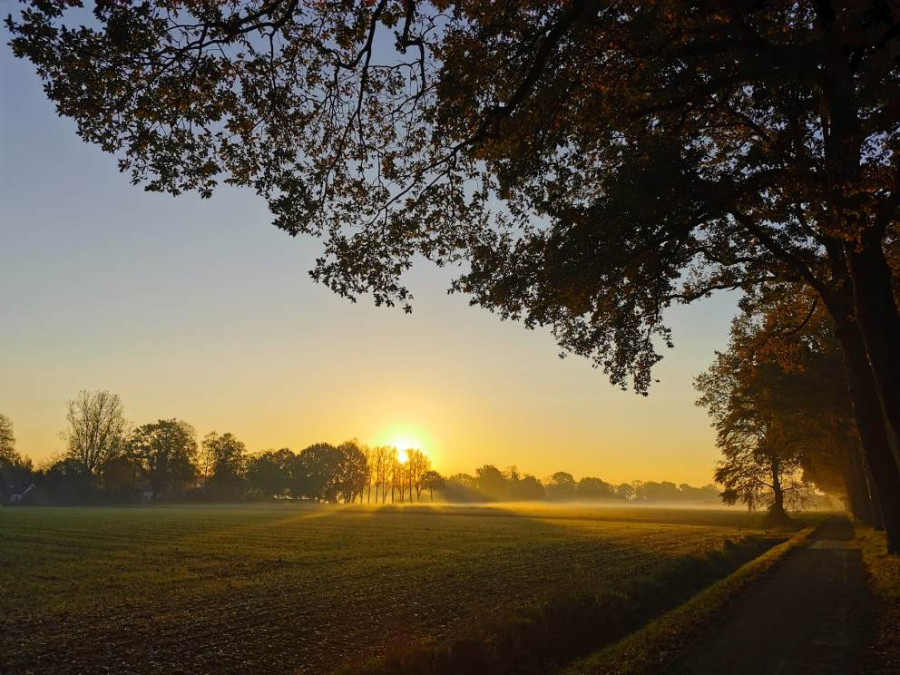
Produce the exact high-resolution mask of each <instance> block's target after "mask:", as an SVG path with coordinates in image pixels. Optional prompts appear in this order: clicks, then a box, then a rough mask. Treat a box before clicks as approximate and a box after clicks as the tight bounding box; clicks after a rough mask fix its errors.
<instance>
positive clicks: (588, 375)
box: [0, 31, 735, 484]
mask: <svg viewBox="0 0 900 675" xmlns="http://www.w3.org/2000/svg"><path fill="white" fill-rule="evenodd" d="M7 39H8V36H7V35H6V33H5V31H3V35H2V41H3V43H4V47H3V49H4V54H3V58H2V59H0V88H2V91H3V96H2V97H0V199H2V203H3V215H2V217H0V287H2V288H3V300H2V321H0V345H2V349H0V372H2V377H0V412H3V413H4V414H6V415H8V416H9V417H10V418H11V419H12V420H13V422H14V424H15V430H16V436H17V439H18V449H19V450H20V451H22V452H23V453H24V454H27V455H29V456H31V457H32V458H34V459H35V460H37V461H42V460H44V459H47V458H49V457H50V456H51V455H53V454H54V453H55V452H56V451H58V450H60V449H61V447H62V443H61V441H60V440H59V435H58V434H59V431H60V430H61V429H62V427H63V425H64V422H65V419H64V415H65V409H64V406H65V402H66V400H67V399H68V398H70V397H71V396H72V395H74V394H75V393H76V392H77V391H78V390H80V389H109V390H111V391H114V392H116V393H118V394H120V395H121V397H122V400H123V402H124V404H125V410H126V414H127V416H128V417H129V419H131V420H132V421H134V422H136V423H143V422H148V421H153V420H156V419H159V418H169V417H177V418H180V419H184V420H186V421H188V422H190V423H191V424H193V425H194V426H195V427H196V428H197V431H198V432H199V433H200V434H201V435H202V434H205V433H207V432H208V431H210V430H213V429H215V430H218V431H220V432H224V431H231V432H233V433H234V434H235V435H237V436H238V437H239V438H241V439H242V440H243V441H245V442H246V444H247V447H248V449H249V450H250V451H252V452H256V451H258V450H262V449H265V448H270V447H272V448H278V447H283V446H288V447H291V448H292V449H293V450H295V451H299V450H300V449H302V448H303V447H304V446H306V445H308V444H310V443H313V442H316V441H323V440H324V441H331V442H340V441H342V440H345V439H347V438H350V437H353V436H355V437H357V438H358V439H359V440H360V441H361V442H363V443H368V444H378V443H389V442H397V441H398V440H399V439H411V440H415V441H417V442H418V443H419V444H420V445H421V446H422V448H423V449H424V450H425V451H426V452H427V453H428V454H429V455H430V456H431V457H432V459H433V461H434V464H435V466H436V468H437V469H438V470H440V471H441V472H442V473H445V474H451V473H455V472H457V471H471V470H472V469H473V468H474V467H475V466H477V465H480V464H484V463H493V464H496V465H498V466H501V467H504V466H507V465H510V464H515V465H518V466H519V467H520V469H521V470H523V471H526V472H529V473H534V474H536V475H538V476H544V475H547V474H549V473H551V472H553V471H557V470H565V471H569V472H571V473H574V474H575V475H576V476H581V475H598V476H600V477H602V478H603V479H605V480H608V481H613V482H620V481H626V480H632V479H643V480H672V481H675V482H688V483H692V484H704V483H708V482H710V479H711V473H712V466H713V464H714V463H715V461H716V459H717V454H718V453H717V451H716V449H715V447H714V445H713V440H714V437H713V433H712V431H711V430H710V429H709V427H708V421H707V418H706V415H705V413H704V412H703V411H702V410H699V409H697V408H695V407H694V405H693V401H694V399H695V398H696V394H695V392H694V391H693V388H692V385H691V381H692V378H693V376H694V375H696V374H697V373H699V372H700V371H701V370H703V369H705V368H706V366H707V365H708V363H709V362H710V360H711V359H712V356H713V351H714V350H715V349H717V348H718V349H721V348H724V347H725V344H726V339H727V329H728V322H729V320H730V318H731V316H732V314H733V312H734V302H735V298H734V297H725V296H719V297H716V298H714V299H713V300H710V301H706V302H705V303H702V304H700V305H697V306H695V307H691V308H679V309H678V310H677V311H674V312H671V313H670V316H671V322H672V325H673V327H674V329H675V341H676V348H675V350H673V351H669V352H667V355H666V359H665V360H664V361H663V363H662V364H661V365H660V366H659V367H658V368H657V371H656V373H657V377H658V378H659V379H660V380H661V383H659V384H657V385H655V387H654V389H653V390H652V391H651V395H650V397H649V398H646V399H645V398H642V397H639V396H636V395H635V394H633V393H631V392H622V391H619V390H617V389H615V388H613V387H611V386H610V385H609V383H608V381H607V380H606V378H605V376H604V375H603V374H602V373H601V372H599V371H595V370H592V369H591V367H590V366H589V364H588V362H587V361H584V360H581V359H578V358H570V359H566V360H562V361H561V360H560V359H558V358H557V353H558V351H559V350H558V349H557V347H556V345H555V343H554V342H553V340H552V337H551V336H550V335H549V334H548V333H547V332H544V331H537V332H529V331H525V330H524V329H523V328H522V326H521V325H519V324H512V323H505V324H504V323H501V322H499V321H498V320H497V318H496V317H494V316H492V315H490V314H489V313H487V312H486V311H484V310H480V309H477V308H470V307H468V306H467V301H466V298H464V297H462V296H447V295H446V293H445V289H446V287H447V282H448V279H449V278H450V276H449V275H448V274H447V273H446V272H443V271H438V270H435V269H432V268H431V267H429V266H427V265H421V266H420V267H419V268H418V269H417V270H415V271H414V273H413V274H412V275H411V277H410V287H411V288H412V290H413V292H414V293H415V294H416V300H415V303H414V307H415V311H414V313H413V314H412V315H411V316H406V315H404V314H402V312H401V311H399V310H388V309H377V308H375V307H373V306H372V304H371V303H370V302H367V301H366V300H365V299H363V300H362V301H361V302H360V303H359V304H356V305H353V304H351V303H349V302H347V301H346V300H343V299H341V298H339V297H337V296H336V295H334V294H332V293H331V292H330V291H328V290H327V289H326V288H324V287H323V286H319V285H316V284H315V283H313V282H312V281H311V280H310V279H309V278H308V277H307V274H306V271H307V270H308V269H309V268H310V266H311V264H312V260H313V259H314V258H315V256H316V255H317V254H318V252H319V244H318V242H317V241H315V240H312V239H291V238H290V237H288V236H287V235H285V234H284V233H282V232H280V231H278V230H276V229H275V228H274V227H273V226H271V225H270V217H269V214H268V212H267V210H266V206H265V204H264V202H263V201H262V200H261V199H258V198H257V197H256V196H255V195H253V194H252V193H250V192H246V191H237V190H233V189H224V190H221V191H219V192H218V193H217V194H216V195H215V196H214V197H213V199H212V200H211V201H206V202H203V201H201V200H200V199H199V198H196V197H194V196H185V197H181V198H178V199H172V198H170V197H168V196H165V195H158V194H148V193H144V192H143V191H142V190H141V189H140V188H136V187H133V186H131V185H130V184H129V181H128V178H127V177H126V176H124V175H121V174H119V173H118V171H117V170H116V164H115V159H114V158H112V157H110V156H108V155H104V154H102V153H101V152H100V150H99V149H97V148H96V147H93V146H87V145H85V144H84V143H82V142H81V141H80V140H79V139H78V138H77V137H76V136H75V133H74V128H73V127H74V125H73V124H72V123H71V122H70V121H68V120H60V119H58V118H57V116H56V114H55V111H54V110H53V107H52V105H51V104H50V103H49V102H48V101H47V100H46V99H45V97H44V96H43V93H42V92H41V88H40V83H39V81H38V79H37V77H36V76H35V74H34V73H33V71H32V69H31V66H30V65H29V64H27V63H25V62H22V61H17V60H14V59H12V58H11V57H10V54H9V51H8V48H7V47H6V46H5V43H6V41H7Z"/></svg>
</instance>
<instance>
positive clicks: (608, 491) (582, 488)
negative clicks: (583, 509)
mask: <svg viewBox="0 0 900 675" xmlns="http://www.w3.org/2000/svg"><path fill="white" fill-rule="evenodd" d="M576 492H577V494H578V499H585V500H600V499H613V498H614V497H615V496H616V493H615V489H614V488H613V486H612V485H610V484H609V483H607V482H606V481H603V480H600V479H599V478H591V477H588V476H585V477H584V478H582V479H581V480H579V481H578V486H577V490H576Z"/></svg>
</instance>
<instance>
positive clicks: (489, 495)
mask: <svg viewBox="0 0 900 675" xmlns="http://www.w3.org/2000/svg"><path fill="white" fill-rule="evenodd" d="M66 420H67V429H66V431H65V432H64V433H63V438H64V440H65V442H66V450H65V452H64V453H63V454H62V456H60V457H59V458H58V459H56V460H55V461H53V462H52V463H50V464H49V465H48V466H47V467H45V468H43V469H40V470H35V469H34V467H33V466H32V463H31V461H30V460H28V459H27V458H24V457H22V456H21V455H20V454H19V453H17V452H16V449H15V437H14V435H13V429H12V424H11V422H10V421H9V419H8V418H6V417H5V416H3V415H0V477H2V480H0V497H2V502H8V501H9V498H10V496H11V495H13V494H17V495H21V494H22V493H24V492H26V490H28V487H29V486H31V485H33V486H34V488H33V490H32V491H30V492H29V499H30V500H34V501H38V502H45V503H59V504H77V503H87V502H91V501H100V500H107V501H116V502H128V501H134V500H137V499H141V500H145V501H155V500H158V499H168V500H171V499H214V500H239V499H275V498H294V499H311V500H318V501H325V502H344V503H353V502H361V503H367V504H385V503H406V502H419V501H422V500H423V499H425V498H426V497H427V499H429V500H433V499H434V495H435V493H436V492H437V493H439V496H440V497H441V498H444V499H447V500H450V501H519V500H525V501H528V500H543V499H547V500H555V501H566V500H579V501H603V500H618V501H647V502H693V503H700V502H714V501H716V500H717V499H718V497H719V492H718V490H716V488H715V487H714V486H712V485H709V486H706V487H704V488H693V487H691V486H689V485H681V486H676V485H675V484H674V483H669V482H662V483H656V482H640V481H635V482H633V483H623V484H621V485H612V484H610V483H607V482H606V481H603V480H601V479H600V478H596V477H584V478H581V479H580V480H576V479H575V478H574V477H573V476H572V474H570V473H566V472H563V471H560V472H557V473H554V474H553V475H552V476H550V477H548V478H546V479H544V480H543V481H541V480H539V479H538V478H536V477H535V476H532V475H528V474H522V473H520V472H519V470H518V469H517V468H516V467H515V466H512V467H509V468H507V469H506V470H505V471H501V470H500V469H498V468H497V467H495V466H493V465H489V464H486V465H484V466H482V467H480V468H478V469H476V471H475V474H474V475H469V474H464V473H460V474H456V475H454V476H450V477H449V478H447V479H445V478H444V477H443V476H441V475H440V474H439V473H438V472H437V471H435V470H434V469H433V468H432V466H431V462H430V460H429V458H428V456H427V455H426V454H425V453H424V452H422V451H421V450H418V449H415V448H409V449H406V450H402V451H401V450H398V449H397V448H394V447H390V446H376V447H367V446H365V445H361V444H360V443H358V442H357V441H355V440H351V441H347V442H344V443H341V444H339V445H332V444H329V443H316V444H313V445H310V446H309V447H307V448H304V449H303V450H301V451H300V452H299V453H294V452H293V451H291V450H290V449H289V448H281V449H280V450H266V451H264V452H260V453H256V454H249V453H248V452H247V448H246V446H245V444H244V443H243V442H241V441H240V440H239V439H237V438H236V437H235V436H234V435H233V434H231V433H223V434H219V433H216V432H211V433H209V434H207V435H206V436H204V437H203V438H202V439H201V440H199V441H198V437H197V433H196V431H195V430H194V428H193V427H192V426H191V425H190V424H188V423H187V422H184V421H181V420H177V419H168V420H158V421H156V422H151V423H147V424H142V425H140V426H137V427H133V428H132V427H130V425H129V424H128V422H127V420H126V418H125V415H124V411H123V407H122V402H121V400H120V398H119V397H118V396H117V395H116V394H113V393H110V392H108V391H94V392H88V391H82V392H79V394H78V395H77V396H76V397H75V398H74V399H72V400H71V401H69V402H68V405H67V412H66Z"/></svg>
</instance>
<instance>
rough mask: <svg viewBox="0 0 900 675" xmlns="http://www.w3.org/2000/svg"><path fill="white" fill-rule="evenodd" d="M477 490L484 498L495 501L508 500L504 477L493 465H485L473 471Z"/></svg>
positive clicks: (507, 488) (507, 487) (507, 486)
mask: <svg viewBox="0 0 900 675" xmlns="http://www.w3.org/2000/svg"><path fill="white" fill-rule="evenodd" d="M475 482H476V486H477V490H478V491H479V492H480V493H481V494H482V495H483V496H484V497H486V498H488V499H493V500H497V501H505V500H507V499H509V485H508V484H507V481H506V476H504V475H503V472H502V471H500V469H498V468H497V467H496V466H494V465H493V464H485V465H484V466H482V467H479V468H477V469H475Z"/></svg>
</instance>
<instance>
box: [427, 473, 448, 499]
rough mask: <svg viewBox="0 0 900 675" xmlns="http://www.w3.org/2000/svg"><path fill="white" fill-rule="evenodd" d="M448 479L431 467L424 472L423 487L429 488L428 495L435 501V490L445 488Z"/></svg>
mask: <svg viewBox="0 0 900 675" xmlns="http://www.w3.org/2000/svg"><path fill="white" fill-rule="evenodd" d="M445 483H446V481H445V480H444V477H443V476H442V475H441V474H439V473H438V472H437V471H435V470H434V469H429V470H428V471H426V472H425V473H424V474H422V488H423V489H425V490H428V497H429V498H430V499H431V501H434V491H435V490H443V489H444V485H445Z"/></svg>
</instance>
